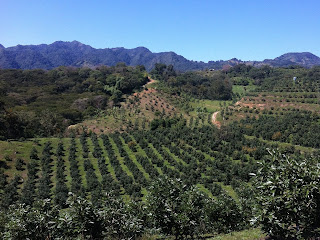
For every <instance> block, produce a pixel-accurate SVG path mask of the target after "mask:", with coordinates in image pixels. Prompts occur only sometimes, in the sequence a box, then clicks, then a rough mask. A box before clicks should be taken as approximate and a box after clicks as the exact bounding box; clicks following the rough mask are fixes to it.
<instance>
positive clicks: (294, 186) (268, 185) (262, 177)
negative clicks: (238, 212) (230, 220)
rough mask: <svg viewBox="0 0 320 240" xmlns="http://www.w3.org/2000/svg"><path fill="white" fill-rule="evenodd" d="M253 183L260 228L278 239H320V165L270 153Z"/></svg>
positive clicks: (273, 152)
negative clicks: (255, 190)
mask: <svg viewBox="0 0 320 240" xmlns="http://www.w3.org/2000/svg"><path fill="white" fill-rule="evenodd" d="M270 154H271V158H270V159H268V160H266V161H262V162H261V168H260V169H259V170H258V172H257V174H256V176H255V179H254V183H255V187H256V188H257V197H256V200H257V203H258V204H257V210H258V211H257V218H256V220H258V222H259V223H261V225H262V229H263V230H264V231H266V232H267V233H269V235H270V236H272V237H274V238H278V239H309V238H313V237H319V236H320V231H319V229H320V191H319V186H320V164H319V163H318V161H317V160H315V159H312V158H309V159H296V158H290V157H288V156H285V155H282V154H280V153H279V152H277V151H272V152H270Z"/></svg>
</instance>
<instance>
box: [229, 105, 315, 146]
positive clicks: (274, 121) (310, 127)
mask: <svg viewBox="0 0 320 240" xmlns="http://www.w3.org/2000/svg"><path fill="white" fill-rule="evenodd" d="M318 121H319V116H318V115H316V114H312V113H311V112H308V111H304V112H292V113H287V114H284V115H283V116H276V117H274V116H265V115H262V116H261V117H259V118H258V119H256V118H246V119H244V120H241V121H240V123H235V124H234V125H235V126H234V127H236V128H239V129H240V128H242V130H241V131H242V132H243V133H244V134H247V135H250V136H256V137H262V138H263V139H267V140H277V141H281V142H288V143H292V144H294V145H302V146H306V147H313V148H319V147H320V138H319V135H320V126H319V123H318ZM242 126H245V127H242Z"/></svg>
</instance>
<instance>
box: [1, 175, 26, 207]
mask: <svg viewBox="0 0 320 240" xmlns="http://www.w3.org/2000/svg"><path fill="white" fill-rule="evenodd" d="M20 180H21V177H20V176H18V175H17V176H15V177H14V178H13V179H12V181H11V182H10V183H9V184H8V185H6V186H5V187H4V189H3V194H2V196H1V202H0V206H1V208H3V209H6V208H8V207H9V206H10V205H12V204H14V203H16V202H17V201H18V200H19V193H18V186H19V184H20Z"/></svg>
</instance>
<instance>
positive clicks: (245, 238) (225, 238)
mask: <svg viewBox="0 0 320 240" xmlns="http://www.w3.org/2000/svg"><path fill="white" fill-rule="evenodd" d="M265 237H266V235H265V234H263V233H262V231H261V230H260V229H258V228H254V229H248V230H243V231H240V232H232V233H229V234H221V235H218V236H215V237H213V238H208V240H260V239H264V238H265Z"/></svg>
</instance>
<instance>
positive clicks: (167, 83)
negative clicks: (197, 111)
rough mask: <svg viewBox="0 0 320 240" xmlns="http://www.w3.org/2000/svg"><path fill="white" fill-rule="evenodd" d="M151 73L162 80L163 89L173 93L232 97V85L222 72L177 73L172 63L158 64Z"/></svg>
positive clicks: (197, 96) (209, 97)
mask: <svg viewBox="0 0 320 240" xmlns="http://www.w3.org/2000/svg"><path fill="white" fill-rule="evenodd" d="M151 74H152V75H153V77H154V78H155V79H158V80H160V81H161V86H162V89H163V90H165V91H167V92H170V93H171V94H182V93H184V94H187V95H188V96H193V97H195V98H200V99H220V100H228V99H231V95H232V85H231V83H230V81H229V79H228V76H227V75H226V74H224V73H222V72H216V73H215V74H211V75H208V74H205V73H201V72H187V73H183V74H177V73H176V72H175V71H174V70H173V67H172V66H170V65H169V66H166V65H164V64H156V66H155V68H154V69H153V70H152V71H151Z"/></svg>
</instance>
